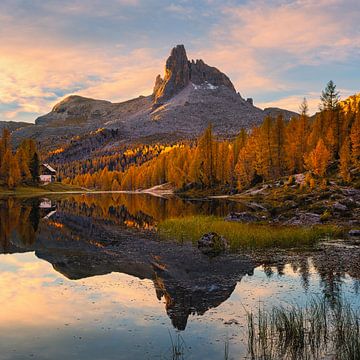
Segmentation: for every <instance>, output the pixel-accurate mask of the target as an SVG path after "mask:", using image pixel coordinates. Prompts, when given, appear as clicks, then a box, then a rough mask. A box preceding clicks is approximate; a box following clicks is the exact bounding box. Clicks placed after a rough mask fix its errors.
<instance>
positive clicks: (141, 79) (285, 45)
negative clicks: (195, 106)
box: [0, 0, 360, 121]
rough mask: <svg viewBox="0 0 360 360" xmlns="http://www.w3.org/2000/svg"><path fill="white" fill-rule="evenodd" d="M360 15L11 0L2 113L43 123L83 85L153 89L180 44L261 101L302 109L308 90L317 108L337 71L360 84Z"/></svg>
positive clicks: (336, 7)
mask: <svg viewBox="0 0 360 360" xmlns="http://www.w3.org/2000/svg"><path fill="white" fill-rule="evenodd" d="M359 18H360V3H359V2H358V1H356V0H347V1H345V0H331V1H324V0H320V1H316V2H314V1H308V0H289V1H283V0H274V1H262V0H257V1H243V2H234V1H232V0H224V1H223V2H221V3H219V2H217V1H212V0H194V1H187V0H183V1H179V2H175V1H168V0H149V1H146V2H145V1H142V0H109V1H107V2H106V6H104V3H103V2H102V1H100V0H89V1H86V2H84V1H81V0H72V1H70V0H65V1H62V2H61V6H60V5H59V2H57V1H47V2H44V1H40V0H34V1H31V3H30V2H29V3H26V2H22V1H17V0H15V1H10V0H4V1H3V2H1V4H0V22H1V28H0V40H1V41H0V52H1V54H2V55H1V57H0V120H3V119H8V120H10V119H12V120H27V121H34V120H35V118H36V116H38V115H41V114H43V113H46V112H48V111H49V110H50V109H51V107H52V106H53V105H54V104H55V103H56V102H58V101H59V100H60V99H62V98H63V97H64V96H67V95H69V94H73V93H77V94H80V95H83V96H89V97H95V98H101V99H107V100H110V101H121V100H127V99H130V98H132V97H136V96H139V95H148V94H150V93H151V91H152V87H153V84H154V78H155V76H156V75H157V74H158V73H162V71H163V65H164V62H165V60H166V56H167V54H168V53H169V51H170V48H171V47H172V46H174V45H176V43H184V44H185V46H186V47H187V49H188V55H189V57H190V58H202V59H204V60H205V61H206V62H207V63H208V64H209V65H212V66H216V67H218V68H219V69H220V70H222V71H224V72H225V73H226V74H227V75H229V76H230V78H231V80H232V81H233V83H234V85H235V87H236V89H237V90H238V91H239V92H240V93H241V95H242V96H243V97H253V98H254V101H255V104H257V105H261V106H262V105H269V104H271V105H274V104H284V105H289V106H290V107H289V109H291V110H294V109H295V108H296V109H297V107H298V102H299V100H300V101H301V99H302V98H303V97H304V96H306V97H308V98H309V103H310V108H311V109H312V110H314V109H317V104H316V101H317V99H318V97H319V94H320V91H321V89H322V88H323V87H324V85H325V84H326V82H327V81H328V80H330V79H333V80H334V81H335V83H338V81H337V80H339V81H340V80H341V81H340V83H339V86H340V87H342V88H346V89H348V90H349V91H350V92H355V91H358V90H359V89H358V84H357V83H356V82H355V78H356V76H355V75H356V74H352V75H349V72H350V71H357V70H356V69H358V68H357V64H358V62H359V58H360V31H359V24H358V19H359ZM359 76H360V74H359ZM310 93H314V94H316V96H312V95H311V96H309V94H310Z"/></svg>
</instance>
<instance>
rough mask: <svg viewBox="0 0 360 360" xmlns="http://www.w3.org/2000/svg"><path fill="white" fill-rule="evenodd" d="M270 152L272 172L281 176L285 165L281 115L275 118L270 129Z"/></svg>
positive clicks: (283, 130)
mask: <svg viewBox="0 0 360 360" xmlns="http://www.w3.org/2000/svg"><path fill="white" fill-rule="evenodd" d="M272 154H273V158H274V161H273V162H274V165H273V174H274V176H275V178H277V177H279V176H283V175H284V173H285V170H286V166H285V123H284V118H283V116H282V115H279V116H278V117H277V118H276V121H275V124H274V125H273V129H272Z"/></svg>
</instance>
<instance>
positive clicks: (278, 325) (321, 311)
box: [247, 299, 360, 360]
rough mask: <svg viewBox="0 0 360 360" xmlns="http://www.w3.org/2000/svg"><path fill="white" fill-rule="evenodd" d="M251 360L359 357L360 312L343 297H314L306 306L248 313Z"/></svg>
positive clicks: (308, 359) (350, 359) (353, 358)
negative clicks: (332, 301)
mask: <svg viewBox="0 0 360 360" xmlns="http://www.w3.org/2000/svg"><path fill="white" fill-rule="evenodd" d="M247 327H248V356H249V358H250V359H252V360H273V359H277V360H281V359H289V360H317V359H321V358H324V357H325V356H329V358H331V359H335V360H355V359H359V356H360V336H359V335H360V333H359V313H358V312H356V311H354V310H353V309H352V308H351V305H350V304H349V303H348V302H346V301H344V300H341V299H340V300H337V301H336V303H335V304H334V303H330V302H328V301H327V300H320V299H314V300H312V301H311V302H310V303H309V304H307V305H306V306H305V307H303V308H302V307H299V306H290V307H286V308H285V307H281V306H280V307H274V308H273V309H272V310H270V311H267V310H265V309H263V308H260V307H259V309H258V311H257V313H256V315H255V314H254V313H252V312H248V314H247Z"/></svg>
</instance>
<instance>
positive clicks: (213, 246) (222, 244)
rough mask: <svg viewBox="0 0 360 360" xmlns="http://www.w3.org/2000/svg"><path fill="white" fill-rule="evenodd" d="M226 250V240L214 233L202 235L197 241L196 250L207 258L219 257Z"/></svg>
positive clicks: (227, 245) (227, 246)
mask: <svg viewBox="0 0 360 360" xmlns="http://www.w3.org/2000/svg"><path fill="white" fill-rule="evenodd" d="M228 248H229V244H228V243H227V241H226V239H225V238H224V237H223V236H221V235H219V234H217V233H215V232H210V233H207V234H204V235H203V236H202V237H201V238H200V239H199V241H198V249H199V250H200V251H201V252H202V253H203V254H205V255H209V256H215V255H219V254H221V253H223V252H225V251H226V250H227V249H228Z"/></svg>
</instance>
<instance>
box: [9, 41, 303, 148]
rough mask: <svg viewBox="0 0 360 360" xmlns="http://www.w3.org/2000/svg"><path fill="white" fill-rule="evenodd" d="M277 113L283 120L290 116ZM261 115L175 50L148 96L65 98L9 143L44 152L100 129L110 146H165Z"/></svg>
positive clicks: (250, 122) (234, 128)
mask: <svg viewBox="0 0 360 360" xmlns="http://www.w3.org/2000/svg"><path fill="white" fill-rule="evenodd" d="M278 111H280V112H283V113H284V116H285V117H286V118H289V117H290V116H293V115H296V113H292V112H288V111H285V110H281V109H280V110H278ZM266 115H268V113H265V112H264V111H263V110H262V109H260V108H257V107H256V106H254V105H253V102H252V99H243V98H242V97H241V95H240V93H238V92H236V89H235V87H234V85H233V84H232V82H231V80H230V79H229V78H228V77H227V76H226V75H225V74H224V73H222V72H221V71H220V70H218V69H217V68H215V67H212V66H209V65H207V64H206V63H205V62H204V61H203V60H196V61H195V60H188V58H187V55H186V50H185V47H184V46H183V45H178V46H176V47H174V48H173V50H172V51H171V54H170V56H169V58H168V59H167V61H166V64H165V71H164V77H163V78H162V77H161V76H160V75H158V76H157V77H156V79H155V85H154V90H153V93H152V94H150V95H148V96H139V97H137V98H134V99H130V100H127V101H124V102H121V103H112V102H110V101H107V100H97V99H91V98H86V97H82V96H79V95H70V96H68V97H66V98H64V99H62V100H61V101H60V102H59V103H57V104H55V105H54V106H53V108H52V110H51V111H50V112H49V113H48V114H45V115H42V116H39V117H38V118H37V119H36V121H35V126H32V127H30V128H22V129H19V130H16V131H14V138H15V141H19V140H20V139H22V138H25V137H30V138H33V139H35V140H37V141H39V142H41V144H42V146H43V148H44V150H45V151H50V150H52V149H55V148H57V147H59V146H62V145H68V144H71V143H72V142H73V141H76V139H77V138H79V136H84V134H87V133H89V134H90V133H93V132H94V131H97V130H98V129H102V128H104V129H108V130H111V131H113V130H116V134H118V135H117V138H114V139H112V142H113V143H114V144H115V145H116V144H119V143H132V142H139V141H141V139H144V138H151V139H153V140H154V141H158V142H161V141H165V142H166V141H178V140H187V139H193V138H195V137H197V136H198V135H199V134H200V133H201V132H203V131H204V129H205V128H206V127H207V126H208V124H209V123H210V122H211V123H212V125H213V129H214V133H215V134H216V135H218V136H233V135H236V134H237V133H238V132H239V131H240V130H241V129H242V128H245V129H250V128H252V127H253V126H255V125H259V124H260V123H261V121H262V120H263V118H264V116H266ZM109 146H110V145H109Z"/></svg>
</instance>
